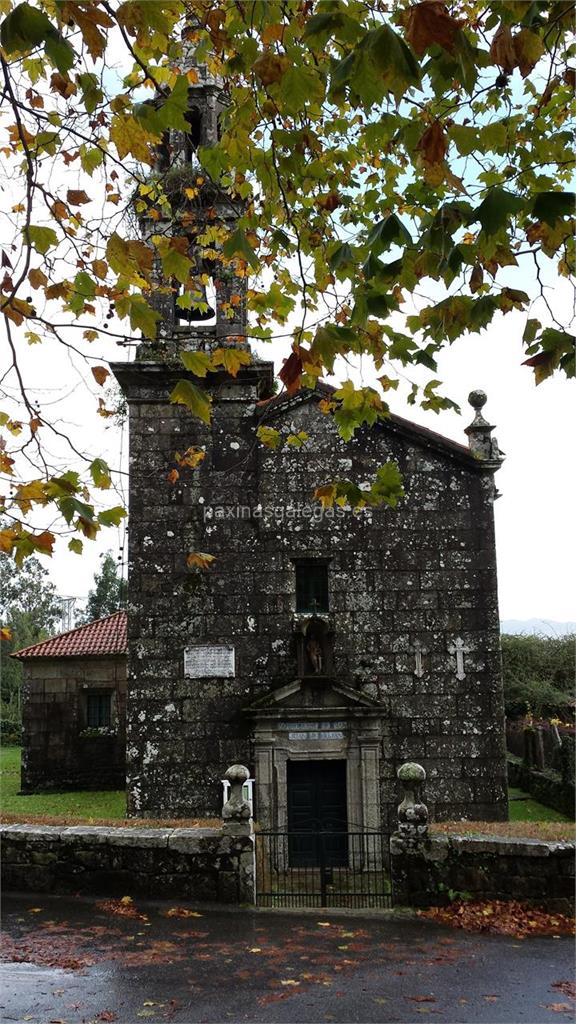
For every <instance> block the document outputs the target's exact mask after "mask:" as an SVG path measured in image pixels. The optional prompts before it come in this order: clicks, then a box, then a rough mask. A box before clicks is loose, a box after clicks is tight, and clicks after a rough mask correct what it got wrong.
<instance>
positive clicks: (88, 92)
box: [78, 72, 104, 170]
mask: <svg viewBox="0 0 576 1024" xmlns="http://www.w3.org/2000/svg"><path fill="white" fill-rule="evenodd" d="M78 85H79V86H80V88H81V90H82V102H83V104H84V106H85V108H86V112H87V113H88V114H92V113H93V112H94V111H95V110H96V107H97V106H98V104H99V103H101V102H102V100H103V99H104V93H103V92H102V89H101V88H100V82H99V80H98V78H97V77H96V75H93V74H91V73H89V72H87V73H86V74H84V75H78ZM84 169H85V170H86V168H84Z"/></svg>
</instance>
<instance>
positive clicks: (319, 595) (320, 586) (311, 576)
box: [296, 561, 328, 614]
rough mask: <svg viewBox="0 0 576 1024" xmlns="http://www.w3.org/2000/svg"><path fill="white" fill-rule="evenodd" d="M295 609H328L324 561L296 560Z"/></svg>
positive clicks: (311, 612)
mask: <svg viewBox="0 0 576 1024" xmlns="http://www.w3.org/2000/svg"><path fill="white" fill-rule="evenodd" d="M296 611H297V612H308V613H310V614H313V613H314V612H327V611H328V565H327V563H326V562H314V561H302V562H296Z"/></svg>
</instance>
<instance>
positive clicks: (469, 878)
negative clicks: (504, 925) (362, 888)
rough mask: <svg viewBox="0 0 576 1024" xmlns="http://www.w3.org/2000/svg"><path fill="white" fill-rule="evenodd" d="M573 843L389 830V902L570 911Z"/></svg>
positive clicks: (572, 886) (571, 901) (572, 884)
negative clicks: (514, 903) (468, 901)
mask: <svg viewBox="0 0 576 1024" xmlns="http://www.w3.org/2000/svg"><path fill="white" fill-rule="evenodd" d="M575 850H576V844H575V843H573V842H565V843H564V842H542V841H541V840H537V839H504V838H496V837H493V836H481V835H475V836H464V835H462V836H460V835H440V836H432V837H430V838H422V839H410V838H406V837H405V836H402V835H399V834H397V833H396V834H394V835H393V836H392V837H391V841H390V854H391V856H390V864H391V873H392V886H393V892H394V902H395V903H396V904H398V905H405V906H415V907H426V906H435V905H438V904H443V903H449V902H450V901H451V900H452V899H457V898H458V897H459V896H464V895H465V896H468V897H472V898H474V899H504V900H511V899H518V900H525V901H533V902H534V903H535V904H538V905H541V906H545V907H546V908H547V909H549V910H555V911H564V912H568V913H571V912H572V909H573V901H574V866H575V864H574V853H575Z"/></svg>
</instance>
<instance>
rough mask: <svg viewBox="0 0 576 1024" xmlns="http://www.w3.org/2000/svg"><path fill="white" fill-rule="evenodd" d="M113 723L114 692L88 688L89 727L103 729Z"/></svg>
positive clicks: (87, 713) (87, 709)
mask: <svg viewBox="0 0 576 1024" xmlns="http://www.w3.org/2000/svg"><path fill="white" fill-rule="evenodd" d="M111 724H112V692H111V691H109V690H88V693H87V694H86V725H87V726H88V728H89V729H102V728H105V727H107V726H110V725H111Z"/></svg>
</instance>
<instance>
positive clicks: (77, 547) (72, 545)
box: [68, 537, 84, 555]
mask: <svg viewBox="0 0 576 1024" xmlns="http://www.w3.org/2000/svg"><path fill="white" fill-rule="evenodd" d="M83 549H84V544H83V543H82V541H81V540H80V538H79V537H73V538H72V540H71V541H68V550H69V551H73V552H74V554H75V555H81V554H82V551H83Z"/></svg>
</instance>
